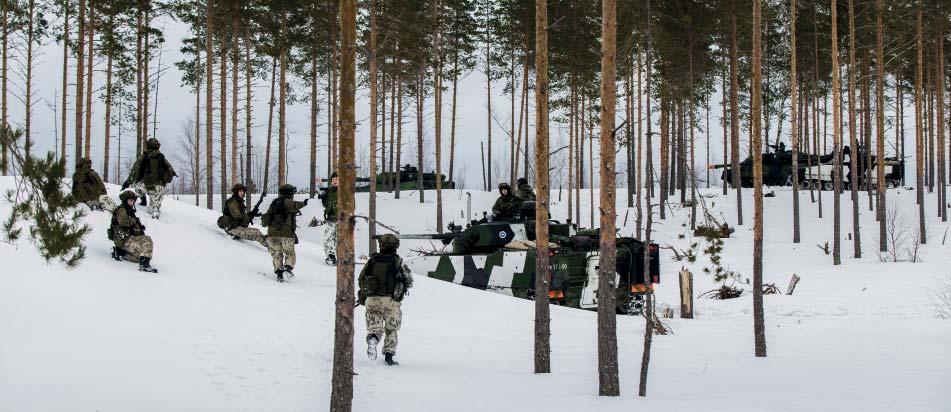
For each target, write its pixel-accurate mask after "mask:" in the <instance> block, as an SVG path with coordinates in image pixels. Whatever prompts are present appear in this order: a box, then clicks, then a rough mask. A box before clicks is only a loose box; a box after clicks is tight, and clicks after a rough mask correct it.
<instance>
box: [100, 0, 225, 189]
mask: <svg viewBox="0 0 951 412" xmlns="http://www.w3.org/2000/svg"><path fill="white" fill-rule="evenodd" d="M143 3H144V6H143V11H142V15H143V17H142V24H144V25H145V27H144V34H143V35H142V37H143V39H142V43H143V44H142V138H141V139H142V147H143V150H145V149H144V148H145V141H146V140H148V138H149V89H150V88H151V87H150V80H149V62H150V61H152V57H151V55H150V53H149V51H150V48H151V46H150V44H149V31H150V30H151V22H150V20H149V19H150V17H149V10H150V8H151V0H143ZM222 59H224V57H222ZM90 70H92V69H91V68H90ZM223 81H224V80H222V82H223ZM221 127H222V128H224V124H222V125H221ZM222 189H224V188H222ZM223 204H224V203H222V205H223Z"/></svg>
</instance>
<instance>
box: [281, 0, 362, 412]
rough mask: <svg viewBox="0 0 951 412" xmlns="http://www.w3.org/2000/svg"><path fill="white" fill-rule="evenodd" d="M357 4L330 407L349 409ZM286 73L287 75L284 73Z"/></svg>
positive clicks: (352, 19)
mask: <svg viewBox="0 0 951 412" xmlns="http://www.w3.org/2000/svg"><path fill="white" fill-rule="evenodd" d="M356 11H357V4H356V1H355V0H340V34H341V35H340V51H341V53H340V142H339V147H338V148H339V151H340V152H339V160H338V168H337V174H338V176H339V177H340V186H339V195H338V197H337V222H339V223H338V224H339V227H338V229H337V233H338V239H339V240H338V242H337V256H338V257H340V263H339V264H338V265H337V302H336V307H337V310H336V322H335V327H334V359H333V377H332V388H333V389H332V390H331V395H330V410H331V411H332V412H349V411H350V409H351V406H352V402H353V301H354V296H353V283H354V282H353V274H354V268H353V240H354V239H353V209H354V199H353V190H354V180H355V176H356V165H355V164H354V140H355V139H354V132H355V130H354V128H355V126H356V124H355V121H356V119H355V117H354V101H355V99H356V53H355V52H356V50H355V49H356V37H357V18H356V17H357V16H356ZM282 77H283V76H282Z"/></svg>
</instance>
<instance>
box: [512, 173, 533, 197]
mask: <svg viewBox="0 0 951 412" xmlns="http://www.w3.org/2000/svg"><path fill="white" fill-rule="evenodd" d="M515 200H517V201H519V202H534V201H535V190H533V189H532V186H531V185H529V184H528V179H526V178H524V177H520V178H518V190H517V191H516V192H515Z"/></svg>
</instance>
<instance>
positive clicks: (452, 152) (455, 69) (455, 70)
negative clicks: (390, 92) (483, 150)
mask: <svg viewBox="0 0 951 412" xmlns="http://www.w3.org/2000/svg"><path fill="white" fill-rule="evenodd" d="M458 86H459V53H458V52H456V53H455V54H453V60H452V109H450V110H451V111H452V114H451V115H450V116H451V120H450V126H449V180H450V181H453V182H454V181H455V180H453V179H454V178H455V175H454V172H455V167H456V96H457V92H458ZM391 109H392V108H391ZM391 129H392V128H391ZM390 133H393V131H392V130H390ZM457 186H458V185H457Z"/></svg>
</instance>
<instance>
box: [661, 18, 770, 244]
mask: <svg viewBox="0 0 951 412" xmlns="http://www.w3.org/2000/svg"><path fill="white" fill-rule="evenodd" d="M755 1H758V0H755ZM733 7H734V9H733V12H732V13H731V14H730V26H731V28H732V31H731V32H730V41H731V42H732V43H731V46H730V161H731V164H730V177H731V178H732V180H733V189H734V190H736V224H737V225H738V226H743V196H742V194H741V191H742V189H743V185H742V176H741V173H740V101H739V90H740V79H739V74H738V73H737V66H738V65H739V61H738V60H739V58H738V57H737V55H738V53H739V50H738V49H739V46H738V45H737V39H736V5H735V4H734V6H733ZM751 147H752V145H751ZM660 210H661V212H660V213H661V219H663V213H664V205H663V204H661V206H660Z"/></svg>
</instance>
